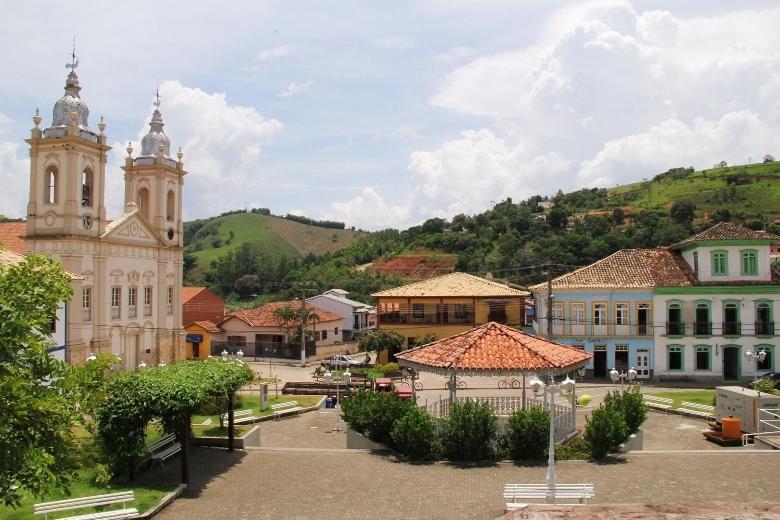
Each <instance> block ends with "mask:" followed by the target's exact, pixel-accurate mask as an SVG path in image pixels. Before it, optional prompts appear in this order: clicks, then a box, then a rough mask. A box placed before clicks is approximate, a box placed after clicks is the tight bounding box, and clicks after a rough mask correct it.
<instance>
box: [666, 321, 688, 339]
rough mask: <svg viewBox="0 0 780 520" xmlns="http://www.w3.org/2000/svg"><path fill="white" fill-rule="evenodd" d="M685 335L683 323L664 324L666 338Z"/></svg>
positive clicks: (668, 322)
mask: <svg viewBox="0 0 780 520" xmlns="http://www.w3.org/2000/svg"><path fill="white" fill-rule="evenodd" d="M683 334H685V322H682V321H667V322H666V335H667V336H682V335H683Z"/></svg>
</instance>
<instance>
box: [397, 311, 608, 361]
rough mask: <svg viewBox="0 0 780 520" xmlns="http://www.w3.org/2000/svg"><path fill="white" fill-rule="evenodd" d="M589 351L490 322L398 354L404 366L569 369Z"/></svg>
mask: <svg viewBox="0 0 780 520" xmlns="http://www.w3.org/2000/svg"><path fill="white" fill-rule="evenodd" d="M592 356H593V355H592V354H590V353H589V352H584V351H582V350H579V349H576V348H573V347H569V346H566V345H561V344H559V343H554V342H551V341H548V340H546V339H543V338H539V337H537V336H533V335H531V334H526V333H525V332H522V331H520V330H517V329H513V328H511V327H507V326H506V325H501V324H499V323H495V322H490V323H486V324H485V325H482V326H480V327H477V328H475V329H471V330H469V331H466V332H463V333H461V334H457V335H455V336H450V337H449V338H445V339H441V340H439V341H434V342H433V343H429V344H428V345H425V346H422V347H417V348H414V349H410V350H407V351H405V352H402V353H401V354H397V355H396V358H397V359H398V360H399V364H401V365H402V366H408V367H411V368H414V369H416V370H422V371H433V372H440V373H449V372H450V371H451V370H457V371H458V372H475V373H484V372H506V373H522V372H537V371H538V372H558V373H560V372H568V371H569V370H573V369H577V368H580V367H582V366H584V365H585V363H587V362H588V360H589V359H590V358H591V357H592Z"/></svg>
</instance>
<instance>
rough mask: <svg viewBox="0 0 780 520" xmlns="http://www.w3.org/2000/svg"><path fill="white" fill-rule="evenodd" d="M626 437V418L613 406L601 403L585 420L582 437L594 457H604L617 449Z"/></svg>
mask: <svg viewBox="0 0 780 520" xmlns="http://www.w3.org/2000/svg"><path fill="white" fill-rule="evenodd" d="M626 437H628V426H627V425H626V420H625V419H624V418H623V414H621V413H620V412H619V411H617V410H616V409H615V408H614V407H609V406H605V405H601V406H599V407H598V408H597V409H596V410H594V411H593V413H592V414H591V415H590V417H588V418H587V419H586V421H585V436H584V438H585V442H587V443H588V445H589V446H590V454H591V457H593V458H594V459H601V458H604V457H606V456H607V454H608V453H611V452H615V451H617V450H618V448H619V447H620V443H622V442H623V441H624V440H625V439H626Z"/></svg>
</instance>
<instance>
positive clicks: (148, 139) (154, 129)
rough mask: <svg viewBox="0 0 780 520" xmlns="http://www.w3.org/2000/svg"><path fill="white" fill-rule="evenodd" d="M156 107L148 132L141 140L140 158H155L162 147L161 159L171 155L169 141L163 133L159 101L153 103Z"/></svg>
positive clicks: (163, 124)
mask: <svg viewBox="0 0 780 520" xmlns="http://www.w3.org/2000/svg"><path fill="white" fill-rule="evenodd" d="M155 105H156V107H157V108H155V109H154V113H153V114H152V120H151V121H150V122H149V132H148V133H147V134H146V135H145V136H144V137H143V139H141V156H142V157H156V156H157V154H159V153H160V147H161V146H162V154H163V157H170V155H171V140H170V139H169V138H168V136H167V135H165V132H164V131H163V126H165V123H163V120H162V114H161V113H160V110H159V99H158V101H157V102H156V103H155Z"/></svg>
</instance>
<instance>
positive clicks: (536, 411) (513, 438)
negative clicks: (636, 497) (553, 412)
mask: <svg viewBox="0 0 780 520" xmlns="http://www.w3.org/2000/svg"><path fill="white" fill-rule="evenodd" d="M549 436H550V414H549V412H547V410H543V409H542V408H541V407H539V406H534V407H532V408H528V409H526V410H518V411H516V412H515V413H513V414H512V415H510V416H509V422H508V424H507V427H506V430H505V432H504V434H503V435H502V436H501V440H500V443H499V444H500V445H501V451H502V453H503V454H504V455H505V456H507V457H509V458H511V459H513V460H535V459H542V458H544V454H545V451H546V450H547V446H548V444H549Z"/></svg>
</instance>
